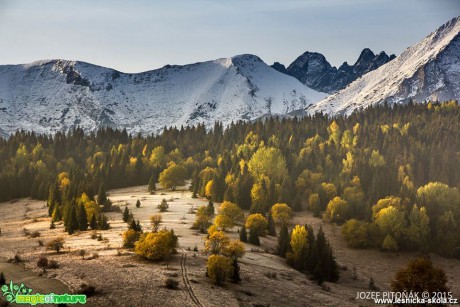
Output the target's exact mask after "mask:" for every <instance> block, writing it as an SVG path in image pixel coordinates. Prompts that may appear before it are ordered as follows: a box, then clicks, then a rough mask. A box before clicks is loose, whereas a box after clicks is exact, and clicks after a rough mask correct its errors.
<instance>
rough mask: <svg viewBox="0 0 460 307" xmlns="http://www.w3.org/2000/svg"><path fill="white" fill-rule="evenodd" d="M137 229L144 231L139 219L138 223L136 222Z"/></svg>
mask: <svg viewBox="0 0 460 307" xmlns="http://www.w3.org/2000/svg"><path fill="white" fill-rule="evenodd" d="M136 231H139V232H142V226H141V223H140V222H139V220H137V223H136Z"/></svg>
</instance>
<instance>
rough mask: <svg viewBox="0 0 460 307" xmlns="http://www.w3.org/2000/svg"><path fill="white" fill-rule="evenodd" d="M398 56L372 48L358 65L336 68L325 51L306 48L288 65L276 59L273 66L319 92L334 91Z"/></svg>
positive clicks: (357, 61) (364, 52)
mask: <svg viewBox="0 0 460 307" xmlns="http://www.w3.org/2000/svg"><path fill="white" fill-rule="evenodd" d="M395 57H396V56H395V55H394V54H392V55H390V56H389V55H387V54H386V53H385V52H384V51H381V52H380V53H379V54H374V52H372V51H371V50H370V49H369V48H365V49H363V51H361V53H360V55H359V57H358V59H357V60H356V62H355V64H353V65H349V64H348V63H347V62H344V63H343V64H342V65H340V66H339V68H336V67H335V66H332V65H331V64H330V63H329V62H328V61H327V59H326V57H325V56H324V55H322V54H321V53H318V52H311V51H306V52H304V53H303V54H302V55H300V56H299V57H297V58H296V59H295V60H294V61H293V62H292V63H291V64H290V65H289V66H288V67H287V68H286V67H285V66H284V65H283V64H280V63H279V62H275V63H274V64H273V65H271V67H272V68H274V69H276V70H278V71H279V72H282V73H285V74H287V75H290V76H293V77H295V78H296V79H297V80H299V81H300V82H302V83H303V84H305V85H307V86H308V87H311V88H313V89H315V90H317V91H321V92H326V93H330V94H332V93H334V92H336V91H338V90H340V89H342V88H344V87H345V86H347V85H348V84H350V83H351V82H353V81H354V80H356V79H357V78H359V77H360V76H362V75H364V74H366V73H367V72H369V71H372V70H374V69H376V68H378V67H380V66H381V65H383V64H386V63H388V62H389V61H391V60H393V59H394V58H395Z"/></svg>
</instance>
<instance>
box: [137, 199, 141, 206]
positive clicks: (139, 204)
mask: <svg viewBox="0 0 460 307" xmlns="http://www.w3.org/2000/svg"><path fill="white" fill-rule="evenodd" d="M140 207H141V201H140V200H139V199H138V200H137V201H136V208H140Z"/></svg>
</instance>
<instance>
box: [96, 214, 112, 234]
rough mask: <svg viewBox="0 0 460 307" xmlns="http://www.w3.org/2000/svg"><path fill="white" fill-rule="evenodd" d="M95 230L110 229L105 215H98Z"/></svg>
mask: <svg viewBox="0 0 460 307" xmlns="http://www.w3.org/2000/svg"><path fill="white" fill-rule="evenodd" d="M97 228H98V229H100V230H107V229H110V225H109V221H108V219H107V217H106V216H105V214H101V215H99V220H98V221H97Z"/></svg>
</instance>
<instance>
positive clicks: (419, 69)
mask: <svg viewBox="0 0 460 307" xmlns="http://www.w3.org/2000/svg"><path fill="white" fill-rule="evenodd" d="M459 32H460V18H459V17H457V18H454V19H453V20H451V21H449V22H447V23H446V24H445V25H443V26H441V27H440V28H439V29H438V30H436V31H435V32H433V33H431V34H430V35H429V36H427V37H426V38H425V39H423V40H422V41H421V42H420V43H418V44H416V45H414V46H412V47H410V48H408V49H406V50H405V51H404V52H403V53H402V54H401V55H399V56H398V57H396V58H395V57H394V55H391V56H388V55H387V54H386V53H384V52H381V53H379V54H378V55H375V54H374V53H373V52H372V51H371V50H369V49H364V50H363V51H362V53H361V55H360V56H359V58H358V60H357V61H356V63H355V64H354V65H352V66H351V65H348V64H347V63H344V64H343V65H341V66H340V67H339V68H338V69H336V68H335V67H332V66H331V65H330V64H329V63H328V62H327V61H326V59H325V57H324V56H323V55H321V54H319V53H314V52H306V53H304V54H303V55H301V56H300V57H298V58H297V59H296V60H295V61H294V62H293V63H291V64H290V65H289V66H288V67H287V68H285V67H284V66H283V65H281V64H279V63H275V64H274V65H272V67H270V66H268V65H267V64H265V63H264V62H263V61H262V60H261V59H260V58H258V57H257V56H255V55H239V56H235V57H232V58H223V59H218V60H214V61H208V62H202V63H195V64H190V65H184V66H175V65H167V66H165V67H163V68H160V69H156V70H152V71H147V72H143V73H137V74H126V73H122V72H119V71H116V70H114V69H110V68H105V67H100V66H96V65H92V64H89V63H84V62H78V61H66V60H46V61H38V62H34V63H31V64H24V65H0V136H8V135H9V134H10V133H12V132H14V131H16V130H17V129H24V130H33V131H36V132H40V133H55V132H57V131H67V130H69V129H71V128H73V127H77V126H78V127H82V128H83V129H84V130H85V131H87V132H88V131H94V130H96V129H98V128H99V127H104V126H111V127H117V128H119V129H123V128H126V129H127V130H128V131H129V132H131V133H142V134H148V133H158V132H160V131H161V130H162V128H163V127H164V126H177V127H180V126H181V125H195V124H197V123H203V124H205V125H206V126H207V127H212V125H213V124H214V122H215V121H221V122H222V123H223V124H224V125H227V124H230V123H231V122H232V121H233V122H236V121H238V120H253V119H257V118H260V117H266V116H272V115H287V116H292V115H304V114H313V113H315V112H325V113H328V114H331V115H339V114H350V113H351V112H353V111H354V110H357V109H360V108H364V107H367V106H370V105H375V104H379V103H383V102H385V101H386V102H388V103H390V104H393V103H405V102H407V101H408V100H410V99H413V100H415V101H419V102H422V101H425V100H427V99H430V100H448V99H459V98H460V35H459ZM326 93H332V94H331V95H328V94H326Z"/></svg>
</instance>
